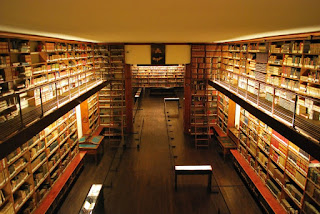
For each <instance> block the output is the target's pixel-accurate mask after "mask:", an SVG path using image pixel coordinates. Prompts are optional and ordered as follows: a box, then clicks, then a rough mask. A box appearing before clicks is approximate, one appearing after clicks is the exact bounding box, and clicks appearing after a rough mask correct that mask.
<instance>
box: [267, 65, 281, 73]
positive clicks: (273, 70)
mask: <svg viewBox="0 0 320 214" xmlns="http://www.w3.org/2000/svg"><path fill="white" fill-rule="evenodd" d="M268 73H269V74H274V75H281V73H282V69H281V67H278V66H271V65H269V67H268Z"/></svg>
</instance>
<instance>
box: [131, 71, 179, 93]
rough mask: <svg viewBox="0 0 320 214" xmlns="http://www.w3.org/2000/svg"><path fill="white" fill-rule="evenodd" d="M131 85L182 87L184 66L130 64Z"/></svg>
mask: <svg viewBox="0 0 320 214" xmlns="http://www.w3.org/2000/svg"><path fill="white" fill-rule="evenodd" d="M131 71H132V85H133V87H147V88H152V87H183V86H184V73H185V67H184V66H131Z"/></svg>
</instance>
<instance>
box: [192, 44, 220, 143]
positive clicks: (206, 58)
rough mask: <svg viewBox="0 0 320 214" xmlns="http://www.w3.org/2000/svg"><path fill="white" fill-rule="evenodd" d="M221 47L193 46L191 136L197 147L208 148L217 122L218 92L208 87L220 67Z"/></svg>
mask: <svg viewBox="0 0 320 214" xmlns="http://www.w3.org/2000/svg"><path fill="white" fill-rule="evenodd" d="M220 48H221V47H220V46H219V45H192V46H191V119H190V120H191V122H190V124H191V135H193V136H194V141H195V147H196V148H198V147H208V146H209V141H210V135H211V134H212V131H211V130H212V129H213V128H212V127H213V126H214V125H215V124H216V121H217V91H216V90H215V89H214V88H212V87H211V86H209V85H208V79H211V78H216V76H217V70H218V68H219V66H220V56H221V54H220Z"/></svg>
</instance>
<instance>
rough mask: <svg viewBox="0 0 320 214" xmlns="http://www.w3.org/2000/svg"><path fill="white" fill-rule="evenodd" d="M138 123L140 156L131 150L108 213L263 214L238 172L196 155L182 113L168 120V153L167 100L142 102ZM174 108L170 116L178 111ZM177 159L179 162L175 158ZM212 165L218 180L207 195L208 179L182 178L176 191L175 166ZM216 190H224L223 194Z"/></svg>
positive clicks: (109, 192)
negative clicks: (165, 104) (165, 106)
mask: <svg viewBox="0 0 320 214" xmlns="http://www.w3.org/2000/svg"><path fill="white" fill-rule="evenodd" d="M141 108H142V110H141V111H138V115H137V121H139V119H141V118H142V117H143V118H144V126H143V130H142V138H141V144H140V150H137V149H132V148H131V149H127V150H126V151H125V152H124V155H123V157H122V160H121V163H120V167H119V170H118V172H117V175H116V178H115V179H114V181H113V185H112V188H105V189H104V190H105V194H104V195H105V210H106V213H112V214H123V213H130V214H135V213H136V214H149V213H153V214H156V213H159V214H163V213H169V214H171V213H172V214H173V213H177V214H178V213H218V210H219V211H220V213H221V214H222V213H226V214H227V213H252V214H253V213H254V214H256V213H261V211H260V209H259V208H258V206H257V204H256V203H255V201H254V200H253V198H252V196H251V195H250V194H249V192H248V190H247V188H246V187H245V186H244V184H243V182H242V181H241V179H240V178H239V176H238V175H237V173H236V172H235V170H234V169H233V166H232V163H231V161H226V163H224V162H223V159H222V158H221V156H220V155H219V154H218V153H217V152H216V148H215V144H213V146H211V148H210V149H206V150H196V149H195V148H194V147H193V145H192V143H191V142H190V140H189V139H188V137H185V136H184V134H183V118H182V115H183V110H182V108H180V113H179V118H169V120H170V121H168V124H169V126H168V128H169V131H170V132H169V135H170V138H171V139H172V140H171V142H170V144H171V145H174V147H169V141H168V135H167V126H166V120H165V114H164V105H163V98H161V97H149V96H146V97H145V98H143V101H142V105H141ZM175 110H176V109H174V106H173V107H172V106H169V108H168V109H167V111H169V114H170V113H171V112H173V111H175ZM173 156H177V157H176V158H174V157H173ZM193 164H211V165H212V166H213V173H214V178H215V179H216V180H217V181H216V180H215V179H213V182H212V189H213V190H218V191H219V192H218V193H211V194H208V193H207V192H206V187H207V186H206V185H207V176H179V177H178V192H175V191H174V172H173V165H193ZM217 185H219V186H221V187H220V188H219V187H217Z"/></svg>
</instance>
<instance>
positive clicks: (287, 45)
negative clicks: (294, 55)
mask: <svg viewBox="0 0 320 214" xmlns="http://www.w3.org/2000/svg"><path fill="white" fill-rule="evenodd" d="M281 52H282V53H290V43H285V44H283V45H282V46H281Z"/></svg>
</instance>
